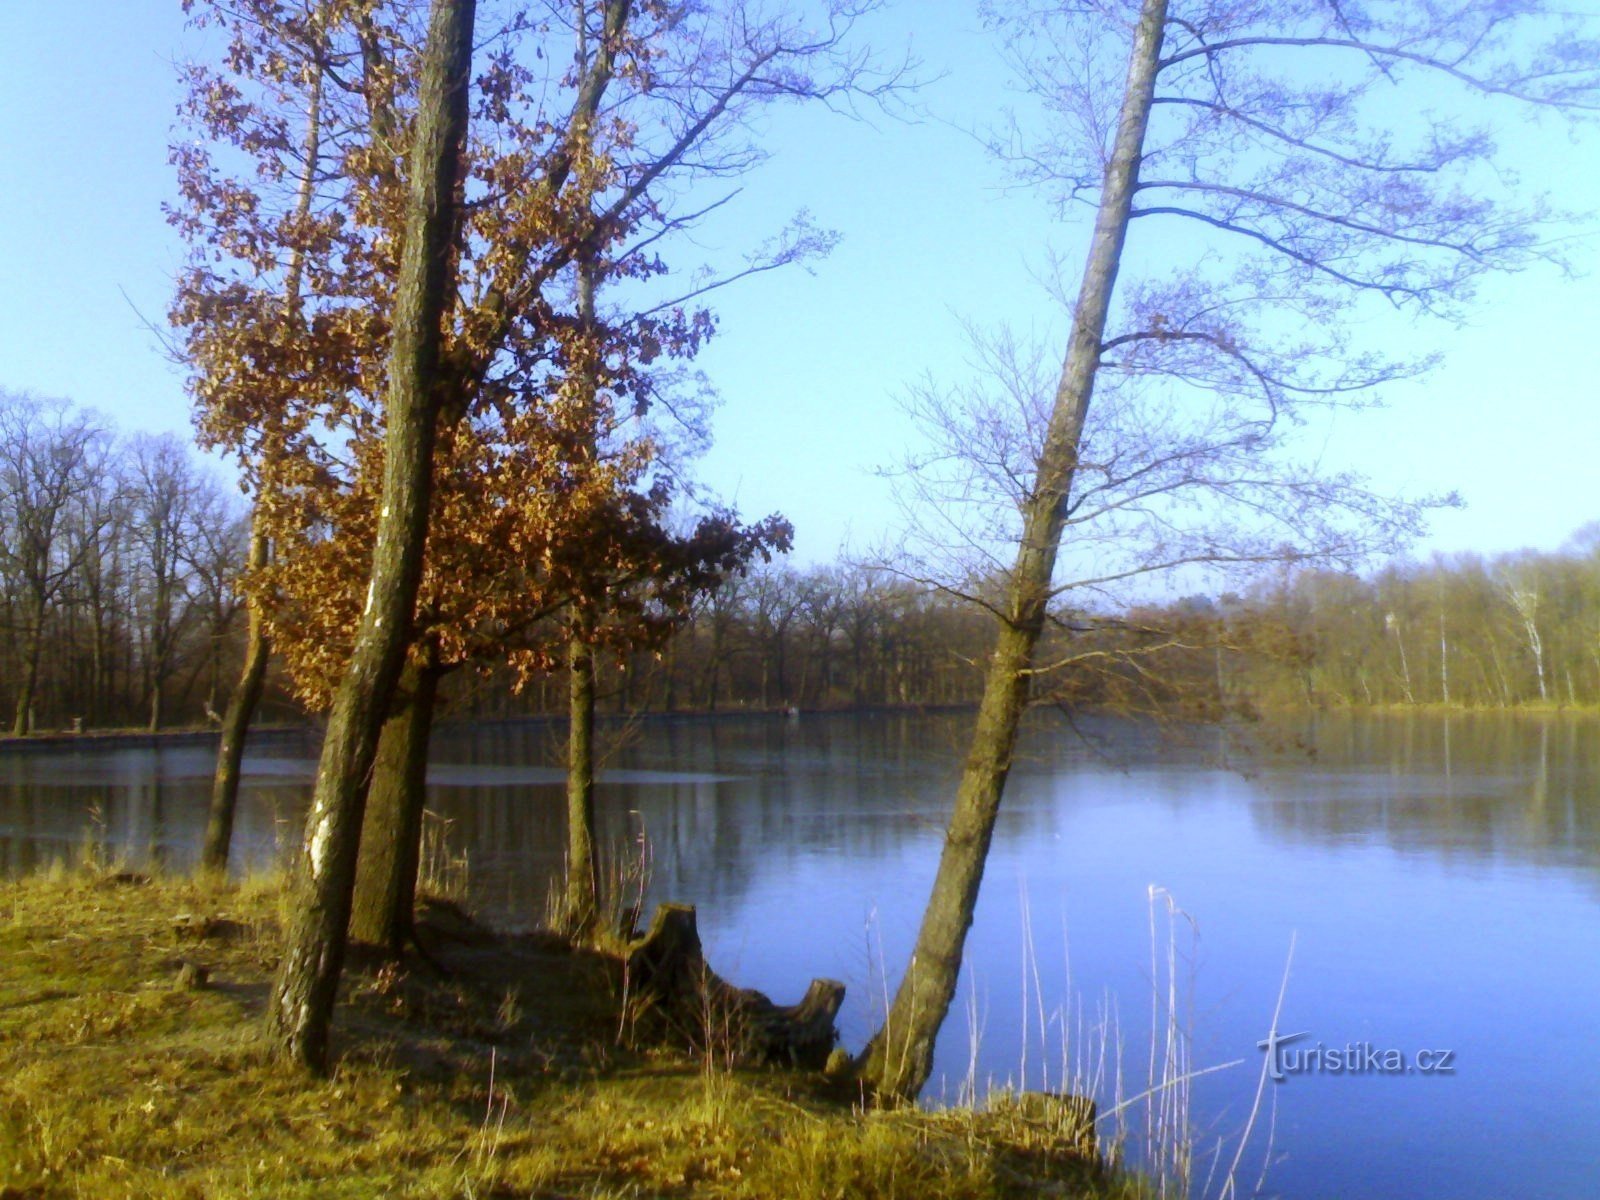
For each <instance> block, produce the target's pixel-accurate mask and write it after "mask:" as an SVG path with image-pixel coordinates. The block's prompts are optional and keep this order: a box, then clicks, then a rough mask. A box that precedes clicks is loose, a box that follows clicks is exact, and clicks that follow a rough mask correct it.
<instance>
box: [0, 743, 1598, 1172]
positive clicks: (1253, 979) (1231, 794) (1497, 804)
mask: <svg viewBox="0 0 1600 1200" xmlns="http://www.w3.org/2000/svg"><path fill="white" fill-rule="evenodd" d="M966 728H967V717H966V716H965V715H962V714H954V715H951V714H940V715H923V716H908V715H898V714H892V715H837V716H814V715H810V714H807V715H805V716H803V717H802V718H800V719H798V720H787V719H783V718H769V717H727V718H717V719H711V718H705V719H695V718H685V719H678V720H657V721H650V722H645V723H641V724H638V725H636V726H633V727H630V728H624V727H622V726H608V727H606V728H605V730H604V733H605V735H606V741H607V743H608V751H607V757H606V760H605V763H604V765H603V769H602V785H601V787H600V790H599V804H600V809H601V822H602V833H603V838H604V840H605V841H606V842H607V843H608V844H609V845H611V846H613V847H617V848H619V849H618V850H617V855H618V856H619V857H620V858H626V859H630V860H631V859H635V858H637V857H638V856H639V855H640V853H641V847H643V848H645V850H644V851H643V852H644V853H647V855H648V859H649V865H650V883H649V888H648V898H649V900H650V901H651V902H654V901H655V900H663V899H673V900H681V901H686V902H691V903H694V904H696V905H698V906H699V911H700V926H701V931H702V934H703V936H704V938H705V941H706V947H707V952H708V956H709V958H710V961H711V963H712V965H713V966H714V967H715V968H716V969H717V970H718V971H719V972H720V973H721V974H723V975H724V976H726V977H728V978H730V979H732V980H734V981H736V982H737V983H740V984H743V985H747V986H753V987H759V988H761V989H763V990H765V991H767V992H768V993H769V994H771V995H772V996H773V997H774V999H776V1000H778V1001H779V1002H780V1003H787V1002H792V1001H793V1000H796V999H798V998H799V996H800V994H801V992H802V991H803V990H804V988H805V985H806V982H807V980H808V979H809V978H810V977H812V976H814V975H817V976H830V977H833V978H837V979H841V980H843V981H844V982H845V983H846V984H847V985H848V988H849V995H848V999H847V1001H846V1006H845V1009H844V1012H843V1013H842V1015H841V1027H842V1030H843V1033H844V1037H845V1040H846V1043H847V1045H849V1046H850V1047H851V1048H852V1049H856V1048H859V1046H860V1045H861V1043H862V1041H863V1040H864V1039H865V1037H866V1036H867V1035H868V1034H869V1033H870V1032H871V1030H872V1028H873V1027H874V1018H875V1016H876V1015H877V1014H878V1013H881V1011H882V1008H883V1004H884V995H885V990H886V987H885V981H884V970H883V968H884V967H885V966H887V968H888V971H889V974H890V978H891V981H892V978H893V975H894V972H896V971H897V970H899V968H900V966H901V965H902V964H903V962H904V960H905V956H906V954H907V953H908V950H909V947H910V944H911V941H912V939H913V937H914V935H915V932H916V924H917V921H918V919H919V917H920V915H921V909H922V905H923V902H924V901H925V899H926V895H927V888H928V885H929V883H930V881H931V878H932V873H933V868H934V865H935V861H936V857H937V853H938V849H939V845H940V840H941V837H942V831H943V825H944V821H945V817H946V814H947V811H948V805H949V802H950V798H951V794H952V785H953V780H954V778H955V774H956V772H957V770H958V767H959V762H960V756H961V753H962V751H963V749H964V742H965V734H966ZM1597 735H1600V720H1596V719H1594V718H1590V717H1579V716H1566V715H1556V716H1543V717H1536V716H1516V715H1496V714H1466V715H1454V716H1450V717H1443V716H1438V715H1416V716H1383V717H1352V716H1344V715H1339V716H1318V717H1307V718H1306V719H1305V720H1304V721H1302V722H1298V723H1293V724H1290V725H1284V726H1277V727H1275V728H1273V729H1272V730H1271V731H1256V732H1254V733H1252V734H1251V735H1250V737H1249V738H1248V739H1246V738H1245V737H1243V736H1233V735H1225V734H1222V733H1220V732H1217V731H1214V730H1199V731H1188V732H1187V733H1186V734H1183V735H1171V736H1169V735H1164V734H1159V733H1157V732H1156V731H1154V730H1152V729H1150V728H1148V727H1144V726H1137V725H1131V724H1126V723H1118V722H1113V721H1104V720H1091V721H1089V722H1087V723H1082V722H1080V723H1079V728H1078V729H1076V730H1074V729H1072V728H1069V727H1068V726H1067V724H1066V723H1065V722H1064V721H1062V720H1061V719H1059V718H1055V717H1049V716H1041V718H1040V720H1039V721H1038V722H1037V723H1036V724H1035V725H1034V726H1033V727H1031V728H1030V730H1029V733H1028V736H1027V738H1026V741H1025V746H1024V750H1023V753H1022V755H1021V757H1020V761H1019V762H1018V764H1017V767H1016V768H1015V770H1014V771H1013V774H1012V777H1011V781H1010V785H1009V787H1008V789H1007V794H1006V799H1005V805H1004V808H1003V811H1002V815H1001V819H1000V824H999V827H998V829H997V831H996V836H995V840H994V847H993V852H992V855H991V858H990V862H989V868H988V873H987V875H986V877H985V881H984V890H983V896H982V900H981V902H980V906H979V911H978V914H977V918H976V922H975V924H974V927H973V931H972V935H971V937H970V939H969V942H968V947H969V954H968V961H967V966H966V971H965V976H964V978H963V980H962V984H961V989H960V993H959V999H958V1004H957V1008H956V1010H955V1011H953V1013H952V1016H951V1019H950V1021H949V1022H948V1024H947V1026H946V1030H945V1034H944V1036H943V1038H942V1039H941V1042H940V1047H939V1057H938V1077H937V1078H936V1080H935V1083H934V1084H933V1085H932V1086H931V1087H930V1093H936V1094H942V1095H944V1096H946V1097H948V1098H950V1099H955V1098H957V1097H958V1096H960V1095H961V1094H963V1092H964V1090H966V1089H967V1088H969V1087H972V1086H974V1085H975V1086H976V1087H977V1088H978V1089H979V1090H980V1091H981V1090H983V1089H984V1088H985V1087H987V1086H989V1085H991V1084H997V1083H1004V1082H1006V1081H1018V1080H1026V1082H1027V1083H1028V1085H1029V1086H1034V1087H1040V1086H1043V1087H1049V1088H1057V1087H1059V1086H1061V1079H1062V1075H1063V1071H1064V1070H1065V1071H1066V1072H1067V1073H1071V1072H1072V1071H1073V1070H1074V1069H1076V1070H1077V1071H1078V1072H1080V1073H1081V1072H1084V1071H1091V1072H1095V1073H1097V1074H1098V1077H1099V1081H1100V1084H1099V1088H1098V1091H1099V1098H1100V1101H1101V1107H1102V1111H1106V1110H1109V1109H1111V1108H1112V1107H1114V1106H1115V1104H1116V1097H1117V1096H1119V1095H1120V1096H1122V1097H1124V1098H1129V1097H1134V1096H1136V1095H1137V1094H1138V1093H1139V1092H1141V1091H1142V1090H1144V1089H1145V1087H1146V1086H1147V1063H1148V1061H1149V1059H1150V1057H1151V1054H1150V1044H1151V1031H1152V1016H1151V1013H1152V1005H1153V1004H1155V1006H1156V1009H1157V1014H1158V1015H1157V1017H1156V1019H1155V1022H1154V1024H1155V1026H1156V1029H1157V1032H1158V1033H1159V1034H1160V1035H1161V1036H1162V1037H1163V1038H1164V1037H1165V1031H1166V1030H1167V1029H1168V1027H1169V1022H1168V1021H1167V1019H1166V1011H1167V1007H1168V1005H1167V999H1168V987H1169V984H1173V985H1175V987H1176V998H1177V999H1176V1005H1175V1012H1176V1025H1177V1027H1178V1028H1179V1029H1180V1030H1181V1031H1182V1040H1181V1041H1180V1043H1179V1044H1180V1046H1181V1047H1183V1048H1184V1049H1185V1052H1186V1053H1187V1055H1188V1063H1189V1066H1190V1069H1191V1070H1195V1071H1199V1070H1204V1069H1206V1068H1210V1067H1213V1066H1221V1065H1222V1064H1229V1063H1233V1064H1235V1065H1232V1066H1222V1069H1219V1070H1216V1071H1213V1072H1211V1073H1208V1074H1204V1075H1201V1076H1199V1077H1198V1078H1196V1079H1194V1081H1193V1083H1192V1094H1191V1095H1190V1096H1189V1098H1188V1104H1189V1108H1190V1116H1191V1121H1192V1127H1193V1129H1194V1131H1195V1134H1196V1140H1195V1146H1196V1156H1197V1166H1196V1174H1197V1176H1198V1177H1200V1178H1201V1179H1203V1178H1204V1177H1205V1175H1206V1174H1207V1171H1208V1170H1209V1168H1210V1163H1211V1161H1212V1160H1213V1159H1215V1158H1220V1160H1221V1162H1222V1166H1223V1167H1226V1166H1228V1165H1229V1164H1230V1163H1232V1162H1233V1161H1234V1158H1235V1155H1236V1147H1237V1144H1238V1142H1239V1140H1240V1136H1241V1134H1242V1133H1243V1132H1244V1131H1245V1130H1246V1129H1247V1128H1248V1129H1249V1131H1250V1137H1249V1139H1248V1141H1247V1143H1246V1145H1245V1147H1244V1150H1243V1152H1242V1154H1240V1155H1239V1161H1240V1182H1241V1185H1242V1187H1241V1194H1244V1195H1248V1194H1250V1192H1251V1190H1252V1188H1253V1187H1254V1185H1255V1182H1256V1179H1257V1178H1258V1176H1259V1174H1260V1171H1261V1170H1262V1167H1263V1164H1264V1161H1265V1160H1268V1159H1270V1161H1266V1162H1265V1165H1266V1167H1267V1174H1266V1180H1267V1182H1266V1184H1265V1186H1264V1188H1263V1190H1262V1194H1264V1195H1281V1196H1285V1197H1294V1198H1297V1200H1351V1198H1354V1197H1366V1196H1385V1197H1387V1196H1404V1197H1407V1198H1408V1200H1428V1198H1438V1200H1444V1198H1449V1200H1471V1198H1479V1197H1481V1198H1483V1200H1489V1198H1493V1200H1505V1198H1507V1197H1513V1196H1530V1197H1531V1196H1538V1197H1541V1198H1543V1200H1555V1198H1566V1197H1572V1198H1578V1197H1582V1198H1584V1200H1592V1198H1593V1197H1595V1196H1597V1195H1600V1086H1596V1083H1595V1078H1594V1076H1595V1072H1594V1068H1593V1067H1591V1065H1590V1063H1589V1055H1590V1054H1591V1053H1594V1052H1595V1047H1596V1045H1597V1042H1600V1039H1597V1037H1596V1034H1597V1033H1600V736H1597ZM559 737H560V733H559V729H558V728H557V727H554V726H550V725H546V724H541V723H494V724H484V725H479V726H474V727H454V728H451V729H448V730H445V731H442V732H441V734H440V735H439V736H438V738H437V739H436V741H435V744H434V754H433V757H434V763H435V766H434V768H433V770H432V774H431V778H430V807H431V808H432V809H433V810H434V811H435V812H437V813H438V814H439V815H440V818H441V820H440V821H437V822H434V823H433V825H434V828H435V830H436V831H439V832H441V833H442V834H443V836H444V837H445V838H446V839H447V841H448V844H449V846H450V847H451V848H452V850H453V852H455V853H456V854H458V855H461V856H463V857H464V859H465V863H466V877H467V879H468V881H469V885H470V888H471V891H472V894H473V898H474V902H475V903H476V904H477V905H478V906H479V907H480V908H482V909H483V910H485V911H487V912H490V913H492V914H493V915H494V916H495V917H496V918H497V919H498V920H499V921H501V922H502V923H505V924H508V925H513V926H526V925H529V924H532V923H533V922H535V921H537V920H538V917H539V915H540V913H541V912H542V910H543V904H544V898H545V895H546V892H547V888H548V885H549V882H550V880H551V879H552V877H553V876H554V875H555V874H556V873H558V872H559V870H560V864H561V854H562V845H563V797H562V790H561V783H560V774H559V772H558V771H556V770H553V769H552V768H551V766H550V764H552V763H556V762H558V761H559V753H560V746H559ZM315 751H316V747H315V745H314V744H313V743H312V742H311V740H310V739H309V738H308V737H307V736H306V735H301V734H276V735H267V736H263V737H262V738H260V739H258V740H257V741H256V742H255V743H253V745H252V747H251V753H250V755H249V757H248V758H247V760H246V767H245V770H246V792H245V795H244V797H243V803H242V810H241V812H240V814H239V821H238V826H237V838H238V840H237V842H236V851H235V853H236V856H237V858H238V860H239V861H240V863H241V865H242V866H244V867H264V866H268V865H270V864H271V863H272V861H273V860H274V859H275V858H277V857H279V856H281V855H282V854H283V853H284V852H285V850H286V848H288V847H292V846H294V845H295V844H296V842H297V840H298V837H299V817H300V814H301V812H302V811H303V807H304V804H305V802H306V799H307V796H308V793H309V779H310V775H311V772H312V770H313V769H314V759H315ZM213 754H214V750H213V748H212V747H211V746H209V745H207V744H205V743H203V742H177V743H174V744H171V745H166V746H163V747H161V748H160V749H151V748H136V747H116V748H111V747H108V746H105V745H100V746H86V747H82V748H76V749H75V748H72V747H70V746H69V747H66V748H30V749H27V750H21V751H12V752H8V753H5V754H0V871H4V872H10V873H15V872H20V871H28V870H34V869H39V868H41V867H43V866H45V865H47V864H48V863H49V862H51V861H52V860H57V859H64V860H68V861H74V860H77V859H78V858H79V857H80V856H81V855H82V854H83V853H84V850H85V847H86V846H88V845H90V844H100V845H102V846H103V847H104V848H105V849H106V850H107V851H109V852H111V853H115V854H118V855H121V856H123V857H125V858H126V859H127V860H128V861H129V862H130V863H139V862H143V861H147V860H149V859H152V858H154V859H158V860H160V861H162V862H163V863H165V864H166V865H167V866H168V867H169V868H172V869H177V870H182V869H185V868H187V867H188V866H189V865H190V864H191V863H192V862H193V860H194V857H195V853H196V848H197V845H198V841H199V835H200V829H201V826H202V824H203V819H204V807H205V803H206V796H207V794H208V790H209V778H210V771H211V765H212V759H213ZM1152 930H1154V936H1153V937H1152ZM1169 931H1170V932H1169ZM1291 944H1292V947H1293V949H1292V959H1291ZM1280 988H1281V989H1282V991H1283V1001H1282V1011H1281V1014H1280V1016H1279V1018H1278V1021H1277V1028H1278V1030H1279V1032H1280V1035H1283V1038H1284V1040H1283V1042H1282V1044H1281V1045H1280V1046H1279V1048H1278V1050H1277V1051H1276V1056H1275V1057H1276V1065H1277V1066H1278V1067H1279V1068H1280V1072H1279V1073H1281V1074H1282V1075H1283V1076H1284V1078H1283V1079H1282V1080H1281V1081H1277V1082H1273V1081H1268V1082H1265V1083H1262V1082H1260V1081H1261V1077H1262V1071H1263V1067H1264V1066H1265V1065H1266V1062H1265V1058H1266V1055H1265V1052H1264V1051H1263V1050H1262V1049H1261V1048H1260V1047H1259V1043H1261V1042H1262V1041H1263V1039H1265V1038H1266V1037H1267V1034H1268V1031H1269V1030H1270V1029H1271V1028H1272V1026H1273V1012H1274V1008H1275V1006H1276V1005H1277V1003H1278V999H1279V992H1280ZM974 1028H976V1029H977V1031H978V1034H977V1037H976V1039H974V1036H973V1033H972V1030H973V1029H974ZM1108 1028H1110V1029H1111V1033H1110V1035H1109V1036H1106V1034H1105V1031H1106V1030H1107V1029H1108ZM1064 1033H1065V1035H1066V1044H1065V1046H1063V1034H1064ZM1290 1034H1304V1035H1305V1036H1303V1037H1300V1038H1298V1039H1296V1040H1293V1041H1290V1040H1289V1039H1288V1036H1287V1035H1290ZM1402 1055H1403V1056H1404V1058H1403V1060H1402V1059H1401V1058H1400V1057H1399V1056H1402ZM1424 1067H1427V1068H1433V1069H1426V1070H1425V1069H1422V1068H1424ZM1405 1068H1410V1069H1409V1070H1407V1069H1405ZM1258 1089H1259V1094H1260V1097H1261V1099H1260V1104H1259V1106H1258V1111H1257V1116H1256V1119H1255V1121H1254V1123H1253V1124H1252V1123H1251V1122H1250V1114H1251V1110H1252V1108H1253V1107H1257V1106H1256V1097H1257V1095H1258ZM1177 1094H1178V1091H1177V1090H1174V1091H1170V1092H1163V1093H1162V1095H1163V1096H1176V1095H1177ZM1145 1107H1146V1106H1145V1105H1144V1104H1143V1103H1142V1102H1141V1103H1134V1104H1130V1105H1129V1106H1128V1108H1127V1109H1125V1110H1124V1111H1123V1114H1122V1116H1123V1117H1124V1118H1125V1119H1126V1133H1127V1137H1128V1144H1129V1146H1130V1152H1131V1153H1133V1154H1134V1155H1137V1154H1138V1153H1140V1150H1139V1146H1140V1145H1141V1144H1142V1140H1143V1129H1144V1109H1145ZM1269 1135H1270V1137H1269ZM1195 1190H1196V1194H1199V1192H1200V1189H1199V1187H1197V1188H1196V1189H1195ZM1212 1191H1215V1184H1214V1183H1213V1186H1212Z"/></svg>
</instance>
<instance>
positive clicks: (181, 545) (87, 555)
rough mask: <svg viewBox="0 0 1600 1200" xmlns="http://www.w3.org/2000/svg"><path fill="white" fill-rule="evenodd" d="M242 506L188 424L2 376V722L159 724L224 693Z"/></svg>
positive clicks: (232, 656) (189, 716) (199, 715)
mask: <svg viewBox="0 0 1600 1200" xmlns="http://www.w3.org/2000/svg"><path fill="white" fill-rule="evenodd" d="M242 512H243V505H242V503H241V498H240V497H239V495H238V493H237V491H236V490H234V489H232V488H230V487H229V486H228V485H226V484H225V483H223V482H222V481H221V480H220V479H219V478H218V477H217V475H216V473H215V472H214V471H212V470H211V469H210V467H209V465H208V464H206V463H205V462H204V461H203V460H202V459H201V458H200V457H199V455H198V454H197V453H196V452H195V451H194V450H193V448H192V447H191V446H190V445H189V443H187V442H186V441H184V440H183V439H180V438H177V437H174V436H172V435H170V434H168V435H165V436H161V437H153V436H149V435H145V434H135V435H132V436H128V437H123V436H120V435H119V434H118V433H117V432H116V430H115V429H114V428H113V426H112V425H111V423H110V422H109V421H107V420H106V419H105V418H103V417H101V416H99V415H98V414H96V413H93V412H89V411H85V410H79V409H76V408H74V407H72V406H71V405H68V404H66V403H64V402H59V401H49V400H38V399H34V398H32V397H29V396H19V395H15V394H10V393H6V392H3V391H0V703H4V704H5V705H6V709H5V718H6V721H5V723H6V725H7V726H9V727H10V728H11V729H12V731H13V732H15V733H19V734H20V733H25V732H28V731H30V730H32V729H51V728H56V729H59V728H70V727H72V726H73V724H74V723H75V722H81V723H82V724H83V725H84V726H85V727H94V726H126V725H133V724H140V725H148V726H149V727H150V728H152V729H154V728H157V727H159V726H161V725H163V724H171V723H193V722H199V721H201V720H203V719H205V713H206V711H207V709H208V708H215V707H217V706H218V705H220V704H222V703H225V691H226V689H227V687H228V686H230V684H231V681H232V680H233V679H234V678H235V677H237V674H238V667H237V664H236V661H235V660H236V656H237V654H238V650H237V647H236V646H235V637H236V632H237V630H236V627H237V626H240V625H242V624H243V622H242V621H241V620H239V619H238V618H239V615H240V609H241V599H240V597H239V595H238V593H237V591H236V590H235V586H234V585H235V579H236V576H237V575H238V573H239V568H240V565H241V564H242V562H243V561H244V548H245V527H244V522H243V517H242Z"/></svg>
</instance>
